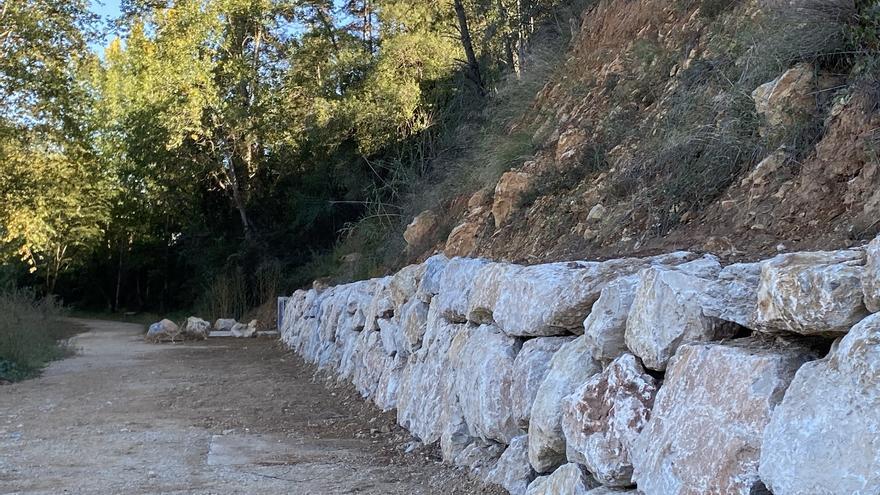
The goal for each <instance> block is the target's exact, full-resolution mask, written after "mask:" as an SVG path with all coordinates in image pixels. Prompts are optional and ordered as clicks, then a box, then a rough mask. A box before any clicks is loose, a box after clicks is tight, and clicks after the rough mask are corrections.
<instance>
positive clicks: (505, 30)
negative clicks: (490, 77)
mask: <svg viewBox="0 0 880 495" xmlns="http://www.w3.org/2000/svg"><path fill="white" fill-rule="evenodd" d="M498 15H499V17H500V18H501V26H502V37H503V39H504V62H505V63H506V64H507V68H508V69H509V70H511V71H513V73H514V74H516V78H517V79H519V77H520V71H519V64H517V63H516V57H515V56H514V54H513V36H512V35H511V28H510V16H509V15H508V12H507V6H505V5H504V0H498Z"/></svg>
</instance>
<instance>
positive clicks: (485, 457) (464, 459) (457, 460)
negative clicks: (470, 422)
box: [452, 440, 504, 477]
mask: <svg viewBox="0 0 880 495" xmlns="http://www.w3.org/2000/svg"><path fill="white" fill-rule="evenodd" d="M503 452H504V445H501V444H498V443H495V442H484V441H480V440H477V441H474V442H471V443H469V444H468V445H467V446H466V447H464V448H463V449H462V450H461V452H459V453H458V454H457V455H456V456H455V457H454V459H452V463H453V464H455V465H456V466H459V467H466V468H468V469H470V470H471V471H472V472H473V473H474V474H476V475H478V476H484V477H485V476H486V475H487V474H488V472H489V470H490V469H492V468H493V467H494V466H495V465H496V464H497V462H498V459H499V458H500V457H501V455H502V453H503Z"/></svg>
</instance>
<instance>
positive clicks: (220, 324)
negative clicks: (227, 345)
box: [214, 318, 238, 332]
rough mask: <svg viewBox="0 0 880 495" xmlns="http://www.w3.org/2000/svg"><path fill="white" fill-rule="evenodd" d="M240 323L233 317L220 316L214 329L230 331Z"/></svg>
mask: <svg viewBox="0 0 880 495" xmlns="http://www.w3.org/2000/svg"><path fill="white" fill-rule="evenodd" d="M236 323H238V322H237V321H235V320H233V319H232V318H218V319H217V321H215V322H214V330H220V331H221V332H228V331H229V330H232V327H234V326H235V324H236Z"/></svg>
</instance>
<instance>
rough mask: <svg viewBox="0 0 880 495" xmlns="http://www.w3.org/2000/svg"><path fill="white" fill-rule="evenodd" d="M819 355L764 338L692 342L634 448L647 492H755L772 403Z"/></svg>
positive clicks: (672, 370)
mask: <svg viewBox="0 0 880 495" xmlns="http://www.w3.org/2000/svg"><path fill="white" fill-rule="evenodd" d="M812 357H813V356H812V354H811V353H810V352H809V351H807V350H806V349H804V348H802V347H799V346H796V345H783V344H777V343H772V342H767V341H765V340H758V339H752V338H749V339H741V340H736V341H732V342H730V343H728V344H687V345H684V346H682V347H681V348H680V349H679V351H678V353H677V354H676V356H675V358H674V359H673V360H672V362H671V363H670V366H669V369H668V371H667V374H666V382H665V383H664V385H663V387H662V388H661V389H660V392H659V393H658V394H657V397H656V399H655V401H654V409H653V410H652V413H651V419H650V420H649V421H648V423H647V425H645V427H644V429H643V430H642V432H641V433H640V434H639V437H638V438H637V440H636V443H635V446H634V448H633V450H632V463H633V466H634V473H633V480H634V481H635V482H636V483H637V484H638V487H639V490H640V491H642V492H644V493H645V495H675V494H696V493H724V494H743V495H749V494H751V493H753V491H752V490H758V489H760V488H761V487H762V485H761V482H760V480H759V479H758V458H759V455H760V453H761V443H762V435H763V433H764V428H765V427H766V426H767V423H768V422H769V421H770V414H771V413H772V411H773V408H774V407H775V406H776V405H777V404H778V403H779V402H780V401H781V400H782V396H783V394H784V393H785V389H786V388H787V387H788V385H789V383H790V382H791V379H792V378H793V377H794V374H795V372H796V371H797V369H798V368H799V367H800V366H801V365H802V364H803V363H804V362H805V361H807V360H809V359H810V358H812Z"/></svg>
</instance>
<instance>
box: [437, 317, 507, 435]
mask: <svg viewBox="0 0 880 495" xmlns="http://www.w3.org/2000/svg"><path fill="white" fill-rule="evenodd" d="M455 338H456V340H459V339H460V340H461V342H460V343H456V342H453V344H452V345H453V347H454V348H457V352H456V353H455V354H453V355H452V356H451V363H452V368H453V369H454V372H455V393H456V395H457V397H458V402H459V404H460V405H461V409H462V414H463V417H464V419H465V422H466V423H467V426H468V432H469V434H470V436H472V437H475V438H480V439H483V440H494V441H496V442H500V443H504V444H507V443H509V442H510V441H511V440H512V439H513V438H514V437H516V436H519V435H521V434H522V433H523V431H522V430H520V428H519V426H518V425H517V424H516V421H515V420H514V415H513V396H512V394H511V388H512V385H513V376H514V375H513V370H514V360H515V359H516V355H517V353H518V352H519V350H520V347H521V346H522V343H521V342H520V341H519V340H518V339H516V338H513V337H510V336H508V335H505V334H504V333H502V332H501V331H500V330H498V329H497V328H495V327H493V326H491V325H480V326H479V327H472V328H469V329H468V330H467V331H466V332H462V333H460V334H458V335H457V336H456V337H455Z"/></svg>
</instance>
